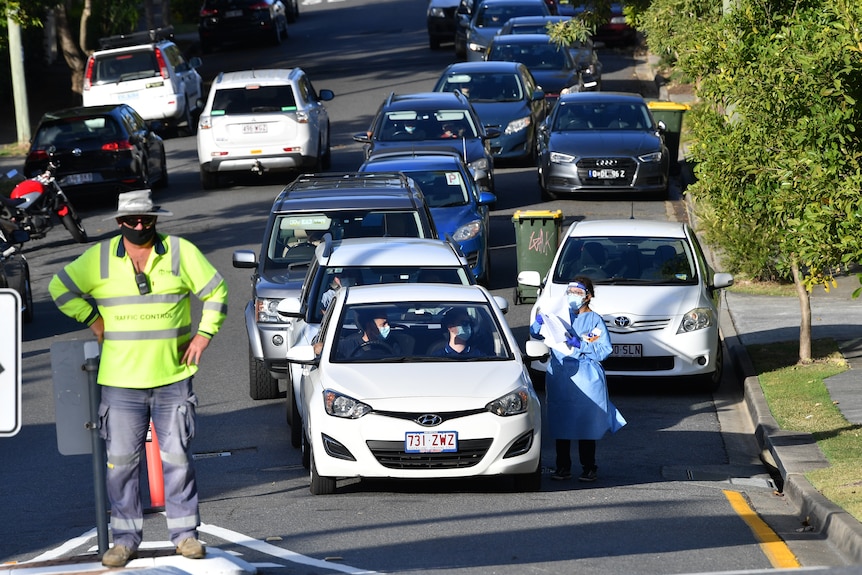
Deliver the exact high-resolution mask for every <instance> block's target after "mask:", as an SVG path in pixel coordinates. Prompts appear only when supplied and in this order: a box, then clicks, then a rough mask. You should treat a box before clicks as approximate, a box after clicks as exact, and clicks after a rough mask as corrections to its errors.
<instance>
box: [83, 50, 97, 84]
mask: <svg viewBox="0 0 862 575" xmlns="http://www.w3.org/2000/svg"><path fill="white" fill-rule="evenodd" d="M95 63H96V60H95V59H94V58H93V57H92V56H91V57H90V58H88V59H87V71H86V72H84V90H85V91H86V90H89V89H90V86H91V85H92V83H93V65H94V64H95Z"/></svg>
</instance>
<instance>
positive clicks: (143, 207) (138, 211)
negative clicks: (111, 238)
mask: <svg viewBox="0 0 862 575" xmlns="http://www.w3.org/2000/svg"><path fill="white" fill-rule="evenodd" d="M147 215H154V216H172V215H174V214H173V212H169V211H168V210H163V209H162V208H161V206H154V205H153V197H152V192H151V191H150V190H134V191H131V192H123V193H122V194H120V195H119V196H117V212H116V213H114V214H111V215H110V216H108V217H107V218H104V219H105V220H112V219H114V218H120V217H123V216H147Z"/></svg>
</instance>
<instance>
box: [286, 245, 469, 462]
mask: <svg viewBox="0 0 862 575" xmlns="http://www.w3.org/2000/svg"><path fill="white" fill-rule="evenodd" d="M475 281H476V280H475V276H474V275H473V272H472V271H471V270H470V266H469V264H468V263H467V259H466V258H465V257H464V254H463V253H461V251H460V248H459V247H458V246H456V245H455V244H452V243H449V242H444V241H441V240H435V239H418V238H392V237H388V238H354V239H347V240H343V241H341V242H333V241H331V237H330V236H329V235H327V236H325V241H324V242H323V244H322V245H320V246H318V247H317V250H316V251H315V254H314V259H313V260H312V261H311V267H309V269H308V274H307V275H306V276H305V281H304V283H303V285H302V292H301V293H300V294H299V297H286V298H284V300H283V301H282V302H281V303H280V304H279V305H278V310H277V311H278V313H279V314H280V315H281V316H282V317H286V318H288V319H289V321H290V329H289V330H288V331H287V342H286V346H287V349H288V351H289V350H290V349H291V348H292V347H293V346H295V345H311V344H312V343H314V342H315V341H316V339H315V336H317V332H318V331H319V330H320V322H321V320H322V319H323V314H324V312H325V311H326V307H327V304H328V303H330V302H331V301H332V299H334V297H335V292H337V291H338V290H341V289H350V287H352V286H355V285H376V284H384V283H385V284H392V283H402V284H407V283H441V284H455V285H474V284H475ZM302 367H303V366H302V364H298V363H291V364H290V367H289V369H288V371H287V375H288V376H289V379H288V382H287V405H286V408H287V413H286V416H287V422H288V424H289V425H290V441H291V444H292V445H293V446H294V447H300V446H301V445H302V423H301V419H302V415H301V413H300V411H299V402H298V398H299V384H300V379H301V376H302V373H301V372H302Z"/></svg>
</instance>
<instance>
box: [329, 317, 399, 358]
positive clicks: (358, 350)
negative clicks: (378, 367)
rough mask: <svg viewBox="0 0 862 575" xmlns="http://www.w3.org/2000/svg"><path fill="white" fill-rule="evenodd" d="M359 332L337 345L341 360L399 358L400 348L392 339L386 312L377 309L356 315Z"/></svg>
mask: <svg viewBox="0 0 862 575" xmlns="http://www.w3.org/2000/svg"><path fill="white" fill-rule="evenodd" d="M357 315H358V319H359V322H358V323H359V326H360V330H361V331H359V332H358V333H354V334H352V335H349V336H347V337H346V338H344V339H343V340H341V342H340V343H339V344H338V356H339V358H341V359H350V358H367V357H392V356H400V355H402V353H401V346H400V345H399V343H398V342H397V341H396V340H395V338H394V337H392V338H390V337H389V336H390V333H391V328H390V326H389V319H388V318H387V317H386V310H384V309H378V310H371V311H360V312H358V313H357Z"/></svg>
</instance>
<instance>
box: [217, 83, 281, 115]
mask: <svg viewBox="0 0 862 575" xmlns="http://www.w3.org/2000/svg"><path fill="white" fill-rule="evenodd" d="M295 111H296V99H295V98H294V95H293V88H291V86H290V85H279V86H261V85H258V84H250V85H247V86H242V87H238V88H222V89H219V90H217V91H216V93H215V95H214V96H213V105H212V110H211V112H210V113H211V114H212V115H213V116H225V115H235V114H274V113H283V112H295Z"/></svg>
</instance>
